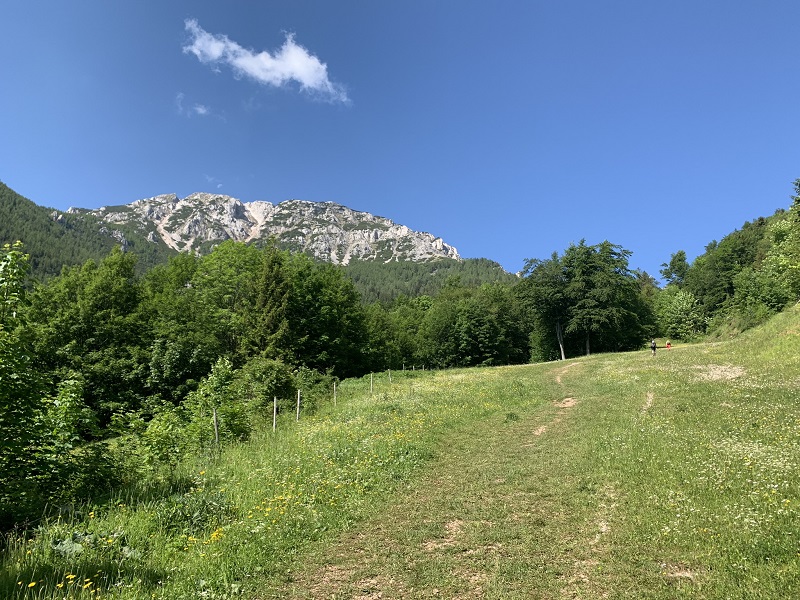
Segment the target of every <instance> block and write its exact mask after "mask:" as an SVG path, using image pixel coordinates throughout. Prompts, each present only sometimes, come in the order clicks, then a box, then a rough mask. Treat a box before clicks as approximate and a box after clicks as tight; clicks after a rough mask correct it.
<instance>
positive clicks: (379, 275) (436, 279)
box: [345, 258, 517, 304]
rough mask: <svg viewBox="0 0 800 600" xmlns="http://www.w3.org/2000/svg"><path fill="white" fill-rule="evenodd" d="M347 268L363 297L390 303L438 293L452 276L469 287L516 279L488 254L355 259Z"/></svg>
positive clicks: (368, 300)
mask: <svg viewBox="0 0 800 600" xmlns="http://www.w3.org/2000/svg"><path fill="white" fill-rule="evenodd" d="M345 272H346V273H347V274H348V275H349V276H350V277H351V278H352V280H353V282H354V283H355V285H356V289H357V290H358V291H359V293H360V294H361V298H362V300H363V301H364V302H365V303H368V304H369V303H372V302H384V303H390V302H392V301H394V300H396V299H397V298H399V297H400V296H406V297H409V298H414V297H417V296H435V295H436V294H438V293H439V291H440V290H441V289H442V288H443V287H444V286H445V284H446V283H447V281H448V279H450V278H451V277H458V278H459V279H460V281H461V283H462V284H463V285H465V286H468V287H479V286H481V285H483V284H484V283H507V284H511V283H514V282H516V281H517V277H516V276H515V275H512V274H510V273H507V272H506V271H504V270H503V268H502V267H501V266H500V265H499V264H497V263H496V262H494V261H491V260H488V259H486V258H468V259H464V260H461V261H458V260H454V259H449V258H442V259H438V260H432V261H429V262H411V261H405V262H388V263H383V262H378V261H361V260H354V261H351V262H350V264H348V265H347V266H346V267H345Z"/></svg>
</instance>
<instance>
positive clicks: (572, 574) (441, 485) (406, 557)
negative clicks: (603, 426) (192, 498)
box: [264, 362, 618, 599]
mask: <svg viewBox="0 0 800 600" xmlns="http://www.w3.org/2000/svg"><path fill="white" fill-rule="evenodd" d="M521 369H523V368H518V369H508V376H510V377H513V376H516V374H517V373H516V372H517V371H520V370H521ZM524 369H528V370H530V369H538V370H539V371H542V374H541V376H542V377H543V378H544V380H545V381H546V382H547V381H549V382H550V385H548V386H546V388H547V389H546V392H545V394H544V395H546V396H547V397H546V398H531V399H530V400H531V402H530V404H529V405H528V410H527V411H526V412H525V413H513V414H507V415H505V420H504V421H502V422H500V423H498V422H497V421H495V422H491V423H487V424H486V426H485V427H471V428H469V429H465V430H461V431H459V432H458V433H457V434H456V435H454V436H452V437H450V438H449V439H448V440H447V447H446V449H443V452H442V455H441V458H440V460H438V461H437V462H436V463H435V465H434V466H433V467H432V468H431V469H430V471H429V472H428V473H427V474H426V476H425V477H424V478H422V479H421V480H420V481H418V482H416V483H415V484H414V485H413V486H412V487H411V488H410V489H409V490H407V492H406V493H404V494H403V495H402V497H399V498H397V500H396V501H395V502H394V503H393V504H391V505H390V506H389V508H388V510H387V511H386V512H384V513H382V514H381V515H380V516H378V517H376V518H374V519H372V520H370V521H369V522H366V523H364V524H362V525H361V526H359V527H358V528H357V529H356V530H355V531H351V532H349V533H348V534H346V535H344V536H342V538H341V539H340V540H339V541H338V542H337V543H336V544H335V545H334V546H333V547H332V548H328V549H326V551H325V552H324V554H319V555H317V556H316V557H315V558H314V560H313V561H311V562H309V563H307V564H306V567H305V570H304V572H302V573H296V574H294V575H293V576H292V577H291V579H292V581H291V582H287V584H286V585H285V586H284V587H283V590H282V591H279V590H271V592H270V593H269V594H267V595H265V596H264V597H270V596H278V597H287V598H364V599H367V598H436V597H446V598H532V597H541V598H558V597H567V598H580V597H587V598H599V597H602V596H603V594H602V589H603V588H604V586H605V583H606V582H605V580H606V579H607V576H606V575H605V574H604V573H603V571H602V568H601V565H602V564H604V563H606V562H607V561H608V558H609V557H608V555H609V550H610V548H609V545H608V543H607V541H606V536H607V533H608V531H609V529H610V527H611V523H613V522H614V519H615V518H616V512H617V501H618V497H617V495H618V493H617V491H616V490H615V488H614V485H613V484H612V483H611V482H609V481H603V480H601V479H598V478H597V477H595V476H593V475H591V473H590V472H589V471H590V469H591V463H592V460H591V456H590V455H589V453H587V447H586V446H585V444H582V443H581V440H580V438H581V434H582V432H581V428H580V426H579V423H580V419H581V418H584V417H581V415H580V413H581V411H582V410H583V404H584V403H583V402H582V401H581V399H580V398H578V397H575V396H574V395H573V393H572V391H571V390H570V379H571V377H572V376H575V375H578V376H580V374H581V371H582V370H583V366H582V364H581V363H580V362H574V363H569V364H567V365H566V366H564V365H561V364H556V365H546V366H539V367H526V368H524Z"/></svg>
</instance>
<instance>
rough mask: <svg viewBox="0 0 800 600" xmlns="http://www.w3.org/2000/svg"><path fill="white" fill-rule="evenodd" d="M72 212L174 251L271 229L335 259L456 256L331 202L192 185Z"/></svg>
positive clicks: (437, 243)
mask: <svg viewBox="0 0 800 600" xmlns="http://www.w3.org/2000/svg"><path fill="white" fill-rule="evenodd" d="M71 212H79V213H81V212H86V213H90V214H92V215H94V216H95V217H96V218H98V219H100V220H101V221H103V222H105V223H106V224H108V226H109V227H110V228H113V227H114V226H115V225H117V226H119V225H123V224H124V225H127V226H134V227H135V228H136V229H138V230H139V231H141V232H142V233H143V234H144V235H145V236H146V237H147V239H148V240H150V241H153V242H156V241H157V240H158V239H160V240H163V242H164V243H165V244H166V245H167V246H169V247H170V248H173V249H175V250H179V251H193V252H204V251H207V250H209V249H210V248H212V247H213V246H214V245H216V244H218V243H220V242H222V241H225V240H236V241H242V242H251V241H255V240H266V239H268V238H270V237H274V238H275V240H276V241H277V243H278V244H279V245H281V246H283V247H288V248H290V249H292V250H295V251H303V252H306V253H308V254H311V255H313V256H315V257H316V258H319V259H321V260H325V261H328V262H332V263H334V264H348V263H349V262H350V261H351V260H353V259H361V260H380V261H384V262H390V261H394V260H412V261H428V260H433V259H436V258H452V259H456V260H460V256H459V254H458V251H457V250H456V249H455V248H454V247H453V246H450V245H449V244H446V243H445V242H444V241H443V240H442V238H440V237H435V236H433V235H431V234H430V233H424V232H416V231H413V230H411V229H409V228H408V227H406V226H405V225H398V224H397V223H394V222H393V221H391V220H390V219H386V218H383V217H378V216H375V215H372V214H370V213H366V212H360V211H355V210H352V209H350V208H347V207H346V206H342V205H340V204H336V203H334V202H309V201H306V200H287V201H285V202H281V203H279V204H272V203H270V202H263V201H256V202H241V201H240V200H237V199H236V198H232V197H230V196H224V195H219V194H207V193H195V194H191V195H189V196H187V197H185V198H178V196H177V195H175V194H165V195H160V196H155V197H153V198H145V199H143V200H137V201H135V202H132V203H131V204H126V205H121V206H105V207H102V208H100V209H97V210H83V209H79V210H75V209H71Z"/></svg>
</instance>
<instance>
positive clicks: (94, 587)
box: [0, 308, 800, 600]
mask: <svg viewBox="0 0 800 600" xmlns="http://www.w3.org/2000/svg"><path fill="white" fill-rule="evenodd" d="M389 379H390V378H389V375H388V374H385V373H384V374H379V375H376V376H375V378H374V386H373V391H372V392H370V378H369V377H365V378H362V379H359V380H349V381H346V382H343V383H342V385H341V386H340V387H339V389H338V394H337V403H336V405H335V406H334V405H333V401H332V400H331V401H330V402H329V403H328V404H327V405H325V406H323V407H322V408H321V409H320V410H319V411H318V413H317V414H316V415H314V416H310V417H303V418H301V420H300V421H299V422H298V423H295V422H294V415H287V416H286V417H285V420H282V421H280V422H279V424H278V431H277V432H276V433H273V432H272V428H271V425H272V423H271V419H267V420H265V426H264V427H263V428H262V429H261V430H260V433H258V434H257V435H256V436H254V438H253V439H251V440H250V441H249V442H247V443H244V444H240V445H236V446H230V447H227V448H225V449H224V450H223V452H222V453H221V455H220V456H217V457H213V458H207V459H203V460H198V461H196V462H194V463H192V464H182V465H180V466H179V468H178V471H177V472H175V473H174V474H173V475H172V477H170V478H169V479H165V481H164V482H163V483H162V484H161V485H160V486H142V489H132V490H127V491H126V492H125V493H124V494H123V495H120V496H119V497H116V498H113V499H110V500H109V501H107V502H105V503H103V504H99V505H96V506H85V507H74V508H73V510H71V511H69V512H65V513H64V514H63V515H62V516H61V517H60V518H53V519H51V520H50V521H47V522H42V523H40V524H39V526H38V527H37V528H36V529H35V530H32V531H29V532H27V533H26V534H25V535H18V536H15V537H12V538H9V539H7V540H6V544H5V546H6V550H5V551H4V553H3V554H2V570H1V571H0V597H1V598H9V599H23V598H25V599H34V598H37V599H51V598H59V599H62V598H70V599H72V598H76V599H77V598H81V599H88V598H119V599H137V600H139V599H142V600H144V599H148V600H149V599H154V598H158V599H166V600H174V599H184V598H185V599H194V598H209V599H222V598H248V599H267V598H293V599H302V598H360V599H377V598H462V599H472V598H475V599H477V598H496V599H500V598H502V599H514V598H520V599H521V598H589V599H592V598H611V599H615V598H637V599H641V598H653V599H657V598H663V599H673V598H684V597H686V598H708V599H715V598H720V599H722V598H747V599H751V598H752V599H759V598H763V599H770V600H772V599H780V598H787V599H788V598H797V597H800V310H798V309H796V308H795V309H792V310H789V311H787V312H786V313H783V314H781V315H778V316H777V317H775V318H774V319H773V320H771V321H770V322H769V323H768V324H767V325H766V326H764V327H762V328H759V329H756V330H752V331H749V332H747V333H745V334H743V335H741V336H739V337H737V338H736V339H733V340H731V341H725V342H715V343H708V344H695V345H681V344H677V345H674V346H673V349H672V350H669V351H667V350H665V349H663V348H662V349H659V350H658V352H657V355H656V356H655V357H652V356H651V355H650V352H649V350H642V351H641V352H635V353H624V354H602V355H595V356H591V357H583V358H577V359H572V360H567V361H564V362H555V363H546V364H537V365H528V366H519V367H502V368H483V369H469V370H452V371H437V372H420V371H414V372H408V371H406V372H404V373H392V377H391V381H390V380H389Z"/></svg>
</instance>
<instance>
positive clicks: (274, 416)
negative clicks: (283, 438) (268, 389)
mask: <svg viewBox="0 0 800 600" xmlns="http://www.w3.org/2000/svg"><path fill="white" fill-rule="evenodd" d="M277 426H278V397H277V396H273V397H272V431H273V433H274V432H275V428H276V427H277Z"/></svg>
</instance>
